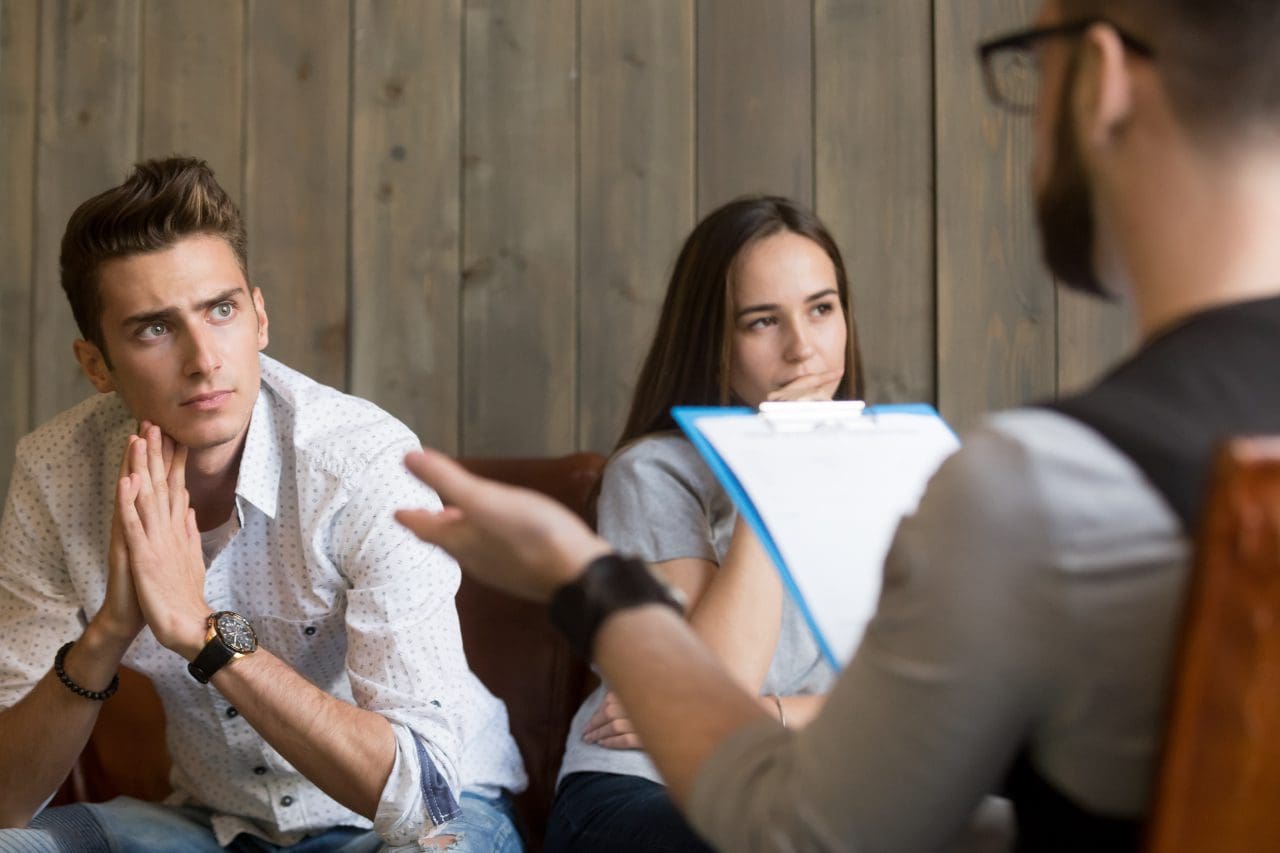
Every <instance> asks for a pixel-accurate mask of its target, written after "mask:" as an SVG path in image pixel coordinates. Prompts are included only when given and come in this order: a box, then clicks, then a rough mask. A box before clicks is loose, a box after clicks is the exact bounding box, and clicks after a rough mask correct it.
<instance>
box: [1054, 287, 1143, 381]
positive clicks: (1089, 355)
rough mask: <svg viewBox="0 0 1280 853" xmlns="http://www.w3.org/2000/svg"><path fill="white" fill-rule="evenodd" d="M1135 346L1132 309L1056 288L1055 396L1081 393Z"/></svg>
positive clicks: (1135, 336) (1063, 288) (1135, 338)
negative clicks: (1056, 374) (1056, 368)
mask: <svg viewBox="0 0 1280 853" xmlns="http://www.w3.org/2000/svg"><path fill="white" fill-rule="evenodd" d="M1136 345H1137V335H1136V332H1135V326H1134V320H1133V316H1132V309H1131V308H1130V307H1128V306H1124V305H1119V304H1116V303H1112V302H1103V301H1102V300H1100V299H1094V298H1092V297H1089V296H1085V295H1084V294H1081V293H1074V292H1072V291H1070V290H1068V289H1067V288H1065V287H1061V286H1059V287H1058V394H1059V396H1064V395H1067V394H1071V393H1073V392H1075V391H1082V390H1084V389H1085V388H1086V387H1088V386H1089V385H1090V384H1091V383H1092V382H1093V381H1094V380H1095V379H1099V378H1101V376H1102V374H1103V373H1105V372H1106V370H1107V368H1109V367H1111V366H1112V365H1114V364H1116V363H1117V362H1118V361H1119V360H1120V359H1121V358H1123V357H1124V356H1125V355H1126V354H1127V353H1129V352H1130V351H1132V350H1133V349H1134V347H1135V346H1136Z"/></svg>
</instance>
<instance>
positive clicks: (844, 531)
mask: <svg viewBox="0 0 1280 853" xmlns="http://www.w3.org/2000/svg"><path fill="white" fill-rule="evenodd" d="M918 408H923V407H918ZM693 423H694V424H695V425H696V427H697V429H698V430H699V431H700V432H701V433H702V434H703V436H704V437H705V438H706V439H707V440H708V441H709V442H710V444H711V446H712V447H713V448H714V450H715V452H716V453H718V454H719V456H720V457H721V460H722V461H723V462H724V463H725V465H727V467H728V468H729V469H731V470H732V472H733V474H734V475H736V477H737V480H738V482H739V483H740V484H741V488H742V490H745V492H746V497H747V499H749V501H750V503H751V505H752V506H754V508H755V510H756V512H757V513H758V515H759V519H760V520H761V521H762V522H763V524H764V526H765V528H767V531H768V536H769V537H770V538H772V540H773V543H774V544H775V545H776V546H777V552H778V553H779V554H780V556H781V558H782V565H780V566H779V569H780V570H781V571H782V574H783V577H784V579H785V580H786V582H787V585H788V588H789V589H790V591H791V593H792V594H793V595H794V596H796V598H797V599H798V602H799V603H800V605H801V609H802V610H804V611H805V615H806V618H808V620H809V624H810V627H811V628H812V629H814V632H815V634H816V636H817V638H818V643H819V645H820V646H821V647H823V650H824V651H825V652H826V653H827V655H828V657H829V658H831V659H833V663H835V664H836V665H837V666H843V665H844V664H845V663H847V662H848V661H849V659H850V658H851V657H852V656H853V652H854V650H855V649H856V648H857V645H858V642H859V641H860V640H861V638H862V633H863V630H864V629H865V627H866V624H867V621H868V620H869V619H870V618H871V615H872V613H873V612H874V611H875V606H876V601H877V599H878V597H879V595H880V585H881V577H882V574H883V571H882V570H883V566H884V559H885V556H886V555H887V553H888V551H889V545H890V543H891V542H892V539H893V534H894V531H895V530H896V529H897V526H898V522H899V521H900V520H901V518H902V517H903V516H904V515H907V514H910V513H911V512H913V511H914V510H915V507H916V505H917V504H918V503H919V500H920V496H921V495H922V494H923V493H924V489H925V486H926V485H927V483H928V480H929V478H930V477H931V476H932V475H933V473H934V472H935V471H936V470H937V468H938V466H939V465H941V464H942V462H943V460H944V459H946V457H947V456H949V455H950V454H951V453H952V452H954V451H955V450H956V449H957V448H958V447H959V442H958V441H957V440H956V437H955V434H954V433H953V432H952V431H951V430H950V428H948V427H947V425H946V423H944V422H943V421H942V419H941V418H939V417H938V416H937V415H936V414H926V413H920V412H910V413H907V412H894V411H891V410H890V411H884V412H881V413H877V414H864V415H861V416H857V417H853V418H848V417H845V418H830V417H826V416H824V415H823V414H822V412H821V408H820V407H819V408H818V409H817V410H815V413H814V414H813V416H812V417H811V418H809V419H804V418H801V419H796V418H794V417H789V418H788V419H787V424H786V426H780V425H777V424H775V423H774V422H771V421H770V420H769V419H768V417H767V416H762V415H715V416H703V417H697V418H696V419H695V420H693ZM695 443H696V442H695ZM712 467H713V469H714V468H716V466H715V465H713V466H712ZM717 473H718V475H719V472H717ZM726 485H727V486H729V491H730V493H731V494H733V493H734V492H735V491H738V490H737V489H736V487H734V486H733V484H731V483H726ZM741 497H742V496H741V495H738V494H735V495H734V499H735V501H740V500H741ZM739 509H742V506H741V505H740V506H739ZM748 518H750V514H749V513H748ZM757 532H759V531H757Z"/></svg>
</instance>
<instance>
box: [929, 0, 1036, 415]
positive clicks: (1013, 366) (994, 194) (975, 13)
mask: <svg viewBox="0 0 1280 853" xmlns="http://www.w3.org/2000/svg"><path fill="white" fill-rule="evenodd" d="M1035 11H1036V9H1035V4H1034V3H1032V2H1030V0H991V1H990V2H987V3H983V4H982V5H981V6H975V4H974V3H972V2H969V0H938V2H937V3H936V5H935V9H934V12H935V33H936V42H935V43H936V45H937V52H936V62H935V77H934V80H935V84H934V85H935V91H936V92H937V117H936V127H937V171H938V178H937V181H938V201H937V217H938V220H937V228H938V273H937V275H938V284H937V287H938V401H939V404H940V408H941V411H942V414H943V416H944V417H946V418H947V419H948V420H949V421H950V422H951V423H952V424H953V425H955V426H958V427H961V428H963V427H965V426H969V425H972V424H973V423H974V422H975V421H976V420H977V419H978V418H979V417H980V416H981V415H982V414H983V413H985V412H989V411H992V410H995V409H1003V408H1007V407H1010V406H1015V405H1018V404H1021V403H1025V402H1029V401H1031V400H1035V399H1038V398H1042V397H1050V396H1052V395H1053V393H1054V391H1055V388H1056V384H1057V351H1056V347H1057V342H1056V337H1057V332H1056V325H1055V323H1056V321H1055V316H1054V294H1053V285H1052V282H1051V280H1050V279H1049V276H1048V274H1047V273H1046V272H1045V270H1044V267H1043V266H1042V264H1041V262H1040V252H1039V241H1038V237H1037V235H1036V231H1035V227H1034V223H1033V221H1032V203H1031V186H1030V162H1031V160H1030V158H1031V121H1030V119H1029V118H1028V117H1027V116H1020V115H1013V114H1010V113H1007V112H1005V111H1002V110H1000V109H999V108H998V107H996V106H994V105H992V104H990V103H989V102H988V100H987V97H986V94H985V93H984V91H983V87H982V75H981V70H980V68H979V64H978V61H977V59H976V58H975V56H974V45H975V44H976V43H977V42H978V41H979V40H980V39H981V38H983V37H984V36H988V35H991V34H993V33H998V32H1001V31H1003V30H1006V29H1012V28H1015V27H1018V26H1022V25H1024V24H1026V23H1027V22H1028V21H1030V20H1031V19H1032V16H1033V15H1034V14H1035Z"/></svg>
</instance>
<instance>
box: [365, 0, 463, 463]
mask: <svg viewBox="0 0 1280 853" xmlns="http://www.w3.org/2000/svg"><path fill="white" fill-rule="evenodd" d="M461 52H462V4H461V0H448V2H438V3H421V2H417V0H397V2H370V0H360V2H358V3H357V4H356V7H355V66H354V68H353V69H352V73H353V75H354V83H353V87H352V91H353V94H354V102H353V105H352V109H353V115H352V125H353V126H352V151H351V166H352V177H351V182H352V183H351V205H352V207H351V212H352V215H351V251H352V288H351V319H352V324H351V390H352V392H353V393H355V394H358V395H360V396H362V397H367V398H368V399H370V400H373V401H374V402H375V403H377V404H379V405H380V406H382V407H383V408H385V409H387V410H388V411H389V412H391V413H392V414H394V415H396V416H397V417H399V418H400V419H401V420H403V421H404V422H405V423H407V424H408V425H409V426H410V427H411V428H412V429H413V430H414V431H415V432H417V434H418V437H419V438H420V439H421V440H422V441H423V442H424V443H426V444H429V445H431V446H434V447H437V448H440V449H442V450H445V451H447V452H450V453H454V452H456V451H457V450H458V407H459V402H460V401H459V396H458V343H459V338H458V327H459V317H458V311H459V307H458V306H459V295H458V291H459V281H460V247H459V241H460V228H461V193H462V190H461V183H462V181H461V175H460V172H459V163H460V161H461V156H462V154H461V145H462V56H461Z"/></svg>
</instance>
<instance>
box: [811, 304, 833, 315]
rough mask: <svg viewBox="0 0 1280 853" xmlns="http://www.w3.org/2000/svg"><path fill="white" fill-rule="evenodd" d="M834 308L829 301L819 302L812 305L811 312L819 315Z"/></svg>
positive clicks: (828, 312) (827, 312)
mask: <svg viewBox="0 0 1280 853" xmlns="http://www.w3.org/2000/svg"><path fill="white" fill-rule="evenodd" d="M835 310H836V306H834V305H832V304H831V303H830V302H819V303H818V304H817V305H815V306H813V313H815V314H817V315H819V316H822V315H825V314H830V313H831V312H832V311H835Z"/></svg>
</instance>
